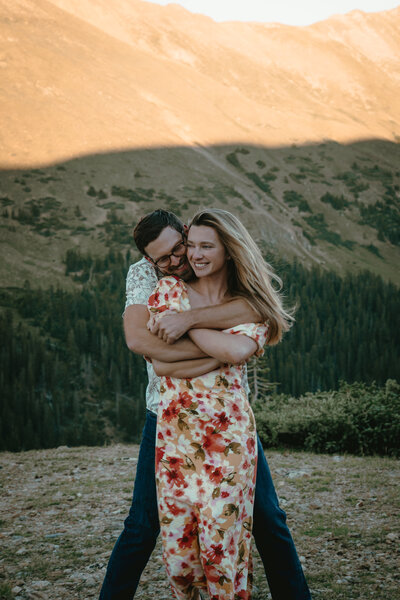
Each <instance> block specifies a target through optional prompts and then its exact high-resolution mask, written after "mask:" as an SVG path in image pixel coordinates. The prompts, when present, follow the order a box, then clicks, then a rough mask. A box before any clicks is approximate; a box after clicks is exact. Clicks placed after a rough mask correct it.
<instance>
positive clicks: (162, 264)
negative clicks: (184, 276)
mask: <svg viewBox="0 0 400 600" xmlns="http://www.w3.org/2000/svg"><path fill="white" fill-rule="evenodd" d="M185 252H186V244H185V242H184V241H183V240H182V241H181V242H179V244H177V245H176V246H175V248H174V249H173V250H172V252H171V253H170V254H166V255H165V256H162V257H161V258H159V259H158V260H153V265H155V266H156V267H158V268H159V269H166V268H167V267H169V266H170V264H171V256H183V255H184V254H185Z"/></svg>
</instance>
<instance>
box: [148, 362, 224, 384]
mask: <svg viewBox="0 0 400 600" xmlns="http://www.w3.org/2000/svg"><path fill="white" fill-rule="evenodd" d="M152 365H153V369H154V371H155V373H156V375H158V376H159V377H162V376H163V375H164V376H166V377H176V378H178V379H186V378H189V377H199V376H200V375H204V374H205V373H209V372H210V371H214V370H215V369H218V368H219V367H220V366H221V362H220V361H219V360H217V359H216V358H195V359H193V360H181V361H178V362H163V361H161V360H154V359H153V360H152Z"/></svg>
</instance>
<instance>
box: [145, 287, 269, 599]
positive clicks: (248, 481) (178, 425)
mask: <svg viewBox="0 0 400 600" xmlns="http://www.w3.org/2000/svg"><path fill="white" fill-rule="evenodd" d="M148 308H149V310H150V311H151V312H152V313H157V312H158V313H161V312H163V311H164V310H167V309H169V310H176V311H178V312H180V311H183V310H189V309H190V303H189V297H188V293H187V288H186V285H185V283H184V282H183V281H181V280H179V279H176V278H175V277H172V276H169V277H164V278H163V279H161V280H160V281H159V282H158V285H157V287H156V289H155V291H154V293H153V294H152V295H151V296H150V298H149V301H148ZM267 332H268V327H267V325H265V324H255V323H247V324H244V325H239V326H237V327H232V328H231V329H227V330H225V333H232V334H244V335H247V336H249V337H251V338H252V339H254V340H255V341H256V342H257V344H258V353H262V348H263V345H264V343H265V340H266V337H267ZM242 371H243V367H242V366H241V365H224V366H223V367H221V368H219V369H217V370H215V371H212V372H210V373H207V374H205V375H202V376H201V377H194V378H191V379H176V378H172V377H162V378H161V386H160V404H159V408H158V419H157V443H156V483H157V496H158V508H159V517H160V526H161V534H162V541H163V547H164V553H163V558H164V562H165V566H166V570H167V574H168V577H169V579H170V583H171V587H172V590H173V592H174V595H175V598H177V599H179V600H189V599H190V600H194V599H197V598H198V597H199V596H198V594H199V592H198V590H199V589H203V590H208V593H209V596H210V599H211V600H248V599H249V598H250V594H251V578H252V572H251V571H252V569H251V553H250V542H251V531H252V515H253V501H254V489H255V480H256V464H257V445H256V429H255V421H254V416H253V412H252V410H251V408H250V405H249V402H248V399H247V394H246V391H245V389H244V387H243V383H242V377H243V372H242Z"/></svg>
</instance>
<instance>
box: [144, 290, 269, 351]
mask: <svg viewBox="0 0 400 600" xmlns="http://www.w3.org/2000/svg"><path fill="white" fill-rule="evenodd" d="M260 320H261V317H260V315H259V314H258V313H257V312H256V311H255V310H254V309H253V308H252V307H251V306H250V304H249V303H248V302H247V301H246V300H244V299H242V298H238V299H236V300H231V301H230V302H225V303H224V304H217V305H216V306H206V307H204V308H195V309H193V310H186V311H183V312H181V313H168V311H167V312H166V313H164V314H162V315H161V316H160V315H158V318H157V322H156V320H155V319H150V322H149V329H150V331H151V333H153V334H155V335H158V337H159V338H160V339H162V340H163V341H164V342H167V343H168V344H174V343H175V342H176V340H178V339H179V338H181V337H182V336H183V335H184V334H185V333H186V332H187V331H189V329H228V328H229V327H235V326H236V325H241V324H242V323H258V322H260Z"/></svg>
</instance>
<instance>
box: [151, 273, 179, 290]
mask: <svg viewBox="0 0 400 600" xmlns="http://www.w3.org/2000/svg"><path fill="white" fill-rule="evenodd" d="M158 285H159V287H160V288H164V289H170V290H172V289H176V290H180V289H185V287H186V286H185V282H184V281H183V280H182V279H179V277H176V275H165V276H164V277H162V278H161V279H160V280H159V282H158Z"/></svg>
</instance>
